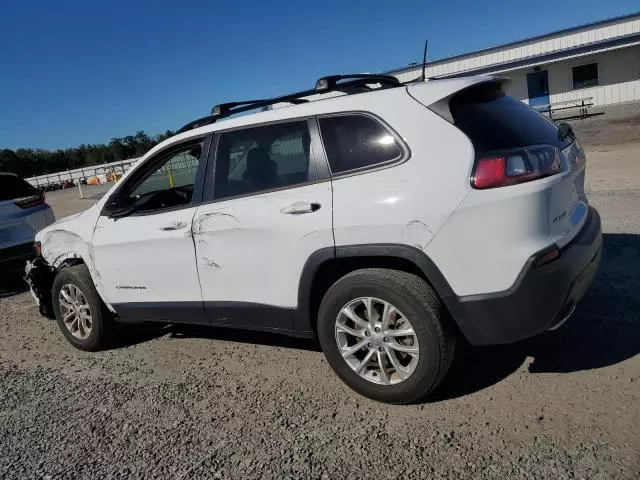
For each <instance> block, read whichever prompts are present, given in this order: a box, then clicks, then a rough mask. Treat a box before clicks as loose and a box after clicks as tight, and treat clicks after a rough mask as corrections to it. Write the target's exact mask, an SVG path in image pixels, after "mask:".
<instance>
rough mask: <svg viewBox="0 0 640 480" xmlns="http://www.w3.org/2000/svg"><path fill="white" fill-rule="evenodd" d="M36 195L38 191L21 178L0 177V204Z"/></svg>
mask: <svg viewBox="0 0 640 480" xmlns="http://www.w3.org/2000/svg"><path fill="white" fill-rule="evenodd" d="M37 193H38V189H37V188H35V187H33V186H31V185H30V184H29V183H27V182H26V181H24V180H22V179H21V178H18V177H14V176H13V175H0V202H2V201H5V200H14V199H16V198H23V197H29V196H31V195H35V194H37Z"/></svg>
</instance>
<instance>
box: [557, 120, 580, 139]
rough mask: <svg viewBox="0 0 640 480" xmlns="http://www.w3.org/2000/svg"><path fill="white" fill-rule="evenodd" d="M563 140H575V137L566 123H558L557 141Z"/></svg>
mask: <svg viewBox="0 0 640 480" xmlns="http://www.w3.org/2000/svg"><path fill="white" fill-rule="evenodd" d="M565 138H570V139H571V140H575V138H576V135H575V133H573V128H571V125H569V124H568V123H567V122H560V123H559V124H558V140H560V141H562V140H564V139H565Z"/></svg>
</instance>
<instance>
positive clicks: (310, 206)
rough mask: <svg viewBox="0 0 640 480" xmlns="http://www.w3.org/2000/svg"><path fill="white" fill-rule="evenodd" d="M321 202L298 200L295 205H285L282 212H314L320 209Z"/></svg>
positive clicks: (299, 213) (297, 213) (296, 213)
mask: <svg viewBox="0 0 640 480" xmlns="http://www.w3.org/2000/svg"><path fill="white" fill-rule="evenodd" d="M321 206H322V205H320V204H319V203H308V202H296V203H294V204H293V205H289V206H288V207H284V208H283V209H282V210H280V212H282V213H286V214H289V215H301V214H303V213H313V212H317V211H318V210H320V207H321Z"/></svg>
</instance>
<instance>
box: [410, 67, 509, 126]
mask: <svg viewBox="0 0 640 480" xmlns="http://www.w3.org/2000/svg"><path fill="white" fill-rule="evenodd" d="M487 83H497V84H499V85H500V86H501V87H502V88H504V87H505V86H506V85H508V84H509V83H510V80H509V79H508V78H507V77H499V76H493V75H491V76H476V77H460V78H443V79H433V80H427V81H426V82H420V83H415V84H412V85H408V86H407V93H409V95H410V96H411V97H413V98H414V100H416V101H417V102H418V103H421V104H422V105H424V106H425V107H427V108H428V109H430V110H432V111H433V112H434V113H436V114H438V115H439V116H441V117H442V118H444V119H445V120H447V121H448V122H449V123H453V117H452V116H451V112H450V111H449V99H450V98H451V97H452V96H454V95H455V94H457V93H460V92H462V91H463V90H467V89H468V88H472V87H476V86H478V85H484V84H487Z"/></svg>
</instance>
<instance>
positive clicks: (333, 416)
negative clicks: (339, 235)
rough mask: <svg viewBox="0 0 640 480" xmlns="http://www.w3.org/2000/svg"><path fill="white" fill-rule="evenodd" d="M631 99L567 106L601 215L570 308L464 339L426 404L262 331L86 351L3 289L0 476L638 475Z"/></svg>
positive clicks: (180, 336) (72, 203)
mask: <svg viewBox="0 0 640 480" xmlns="http://www.w3.org/2000/svg"><path fill="white" fill-rule="evenodd" d="M639 113H640V112H633V111H632V112H626V114H625V115H626V116H625V115H617V114H615V113H612V114H611V115H604V116H600V117H594V118H591V119H588V120H584V121H581V122H575V123H574V126H575V128H576V129H577V130H578V132H579V134H580V136H581V138H582V140H583V143H584V145H585V147H586V150H587V151H588V153H589V171H588V194H589V196H590V200H591V202H592V204H593V205H595V206H596V207H597V208H598V209H599V210H600V212H601V214H602V217H603V222H604V231H605V239H604V245H605V252H604V257H603V263H602V266H601V269H600V272H599V275H598V277H597V279H596V282H595V284H594V286H593V287H592V289H591V291H590V292H589V293H588V295H587V297H585V299H584V300H583V302H582V303H581V304H580V305H579V307H578V309H577V311H576V313H575V316H574V317H573V318H572V320H571V321H570V322H568V323H567V324H566V325H565V326H564V327H562V328H561V329H560V330H558V331H556V332H549V333H546V334H543V335H541V336H539V337H537V338H534V339H531V340H527V341H524V342H520V343H518V344H515V345H510V346H503V347H488V348H475V349H471V348H465V349H461V351H460V355H459V356H458V358H457V360H456V362H455V364H454V367H453V369H452V371H451V372H450V374H449V375H448V377H447V378H446V380H445V382H444V384H443V385H442V387H441V388H440V389H439V390H438V392H437V395H436V396H435V398H433V399H431V400H430V401H429V402H428V403H423V404H419V405H411V406H404V407H400V406H389V405H383V404H379V403H375V402H372V401H369V400H366V399H364V398H362V397H359V396H358V395H356V394H355V393H353V392H351V391H350V390H349V389H348V388H347V387H346V386H345V385H343V384H342V383H341V382H340V380H338V378H337V377H336V376H335V375H334V374H333V373H332V372H331V370H330V368H329V366H328V365H327V363H326V361H325V360H324V358H323V356H322V354H321V353H320V352H319V351H318V350H317V349H316V348H315V347H314V345H313V344H311V343H309V342H306V341H300V340H294V339H288V338H283V337H278V336H273V335H265V334H255V333H243V332H235V331H229V330H221V329H206V328H190V327H182V328H175V327H170V326H169V327H164V328H161V327H153V326H148V327H142V328H136V329H135V330H129V331H128V334H127V335H126V336H123V339H122V344H121V345H120V346H119V348H115V349H113V350H110V351H107V352H102V353H97V354H89V353H83V352H80V351H77V350H74V349H73V348H72V347H71V346H70V345H68V344H67V343H66V342H65V341H64V340H63V338H62V335H61V334H60V333H59V332H58V329H57V326H56V324H55V323H54V322H50V321H46V320H43V319H41V318H40V317H39V316H38V314H37V310H36V308H35V305H34V303H33V301H32V300H31V297H30V296H29V295H28V294H26V293H17V294H15V293H11V292H5V293H4V297H5V298H3V299H1V300H0V477H2V478H49V479H51V478H73V477H75V478H98V477H99V478H151V477H156V478H177V479H182V478H340V479H342V478H354V479H355V478H373V477H377V478H399V477H402V478H474V479H475V478H496V479H512V478H532V479H533V478H548V479H554V480H555V479H568V478H576V479H580V478H584V479H605V478H639V477H640V356H639V355H638V353H640V236H639V234H640V114H639ZM99 193H100V192H97V191H96V192H94V194H95V195H99ZM73 197H74V194H73V192H71V191H67V192H56V193H54V194H51V195H50V196H49V197H48V198H49V201H50V202H51V204H52V205H53V207H54V209H55V210H56V213H57V214H58V216H61V215H62V214H68V213H71V211H73V210H77V209H79V208H84V207H85V206H86V205H89V204H90V203H91V202H92V201H95V200H85V201H80V200H74V199H73ZM61 212H62V213H61Z"/></svg>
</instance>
